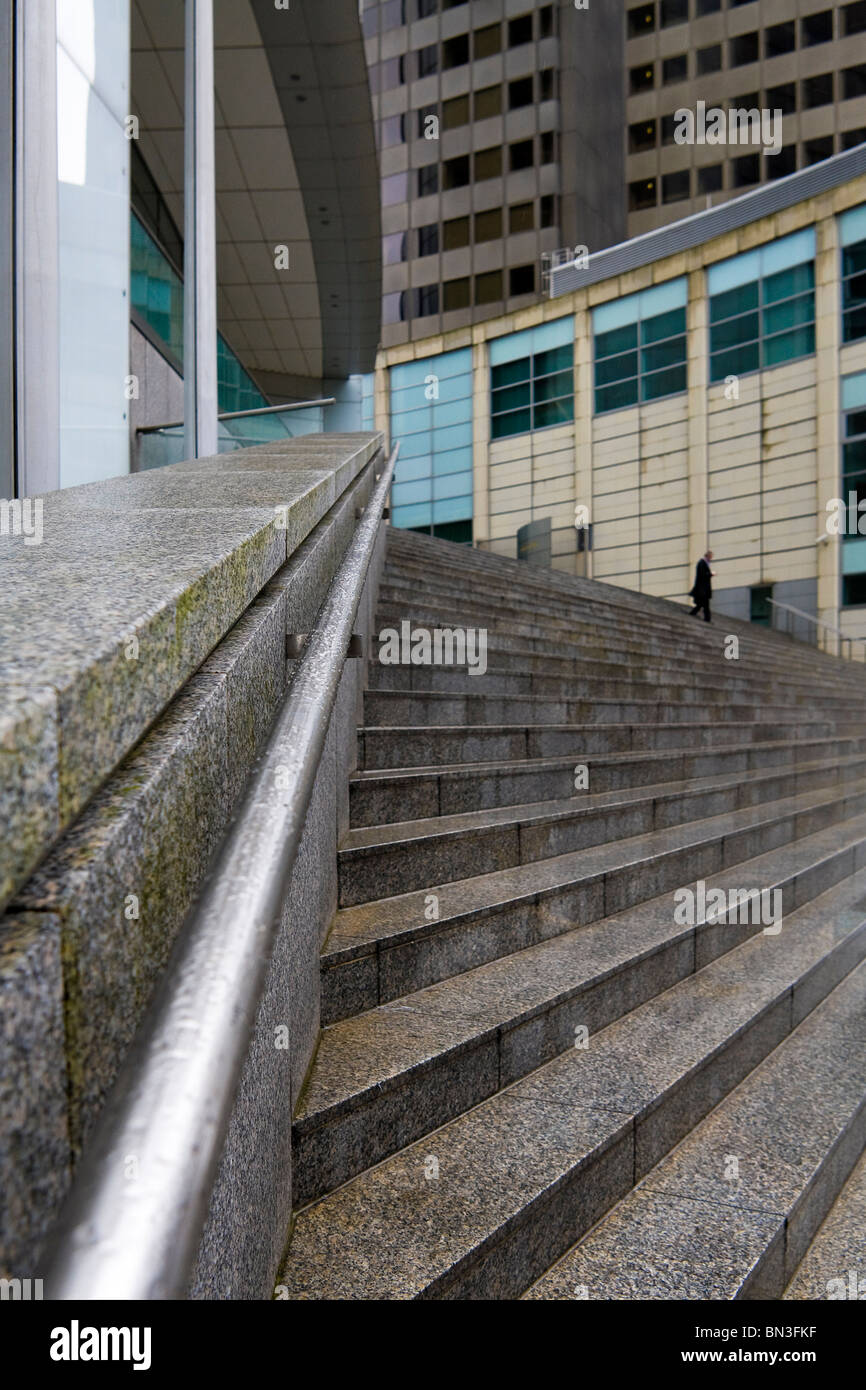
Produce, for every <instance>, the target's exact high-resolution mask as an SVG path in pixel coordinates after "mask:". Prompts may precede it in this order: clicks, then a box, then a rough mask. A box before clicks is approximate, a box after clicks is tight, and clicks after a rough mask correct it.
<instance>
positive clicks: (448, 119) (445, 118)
mask: <svg viewBox="0 0 866 1390" xmlns="http://www.w3.org/2000/svg"><path fill="white" fill-rule="evenodd" d="M468 124H469V98H468V97H452V98H451V100H450V101H443V103H442V128H443V130H456V129H457V127H458V126H461V125H468Z"/></svg>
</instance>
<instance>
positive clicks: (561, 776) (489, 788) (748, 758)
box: [349, 731, 866, 828]
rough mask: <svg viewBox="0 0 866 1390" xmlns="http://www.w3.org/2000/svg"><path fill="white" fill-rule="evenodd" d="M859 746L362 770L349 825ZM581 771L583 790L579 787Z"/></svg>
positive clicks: (811, 757) (860, 748)
mask: <svg viewBox="0 0 866 1390" xmlns="http://www.w3.org/2000/svg"><path fill="white" fill-rule="evenodd" d="M852 745H857V746H856V747H854V746H852ZM857 753H860V754H864V753H866V731H864V734H863V735H862V736H861V737H860V738H859V739H857V740H845V739H837V738H829V737H828V738H819V739H801V740H796V741H790V742H783V741H780V740H776V741H769V740H768V741H766V742H763V743H759V742H751V741H745V742H743V743H738V742H734V741H732V742H731V743H730V744H728V745H727V746H725V747H716V748H713V749H683V750H680V751H677V752H675V751H673V750H671V749H663V750H644V751H637V752H636V751H631V750H630V751H628V752H625V753H603V754H600V755H598V756H597V757H593V758H591V759H590V760H588V761H586V762H582V763H581V762H577V761H576V760H575V759H574V757H567V756H566V757H559V758H527V759H525V760H517V759H503V760H500V761H499V762H496V763H494V764H490V763H481V764H474V765H473V764H469V765H467V764H452V765H451V766H448V765H446V766H444V767H437V766H436V765H435V764H433V765H431V766H430V767H428V768H425V769H424V770H420V769H416V770H413V771H407V770H404V769H388V770H385V771H375V772H358V773H356V774H354V776H353V777H352V778H351V779H350V783H349V817H350V825H351V826H352V828H360V827H367V826H375V825H389V824H394V823H398V822H402V821H409V820H413V821H414V820H420V819H424V818H429V817H432V816H450V815H458V814H461V813H462V812H464V811H476V810H484V809H488V808H492V807H498V806H511V805H520V804H525V803H529V802H532V801H550V800H559V799H565V798H572V799H573V798H574V797H575V796H583V795H585V793H586V792H587V791H589V790H591V791H593V792H607V791H618V790H622V789H624V788H626V787H638V786H647V785H650V784H652V783H658V782H661V781H667V780H670V781H676V782H682V781H688V780H690V779H692V778H694V777H705V776H714V775H716V774H720V775H724V774H727V773H729V772H749V771H756V770H757V769H759V768H762V767H764V768H766V767H774V768H776V769H778V770H781V769H782V768H783V767H789V768H790V767H793V766H795V765H796V766H799V765H801V764H815V763H818V765H819V766H820V765H821V764H824V765H835V764H837V763H839V762H841V761H843V760H845V759H846V758H851V757H856V754H857ZM578 769H582V770H583V771H580V772H578ZM576 778H579V780H580V784H581V786H582V788H583V790H581V791H576V789H575V781H576Z"/></svg>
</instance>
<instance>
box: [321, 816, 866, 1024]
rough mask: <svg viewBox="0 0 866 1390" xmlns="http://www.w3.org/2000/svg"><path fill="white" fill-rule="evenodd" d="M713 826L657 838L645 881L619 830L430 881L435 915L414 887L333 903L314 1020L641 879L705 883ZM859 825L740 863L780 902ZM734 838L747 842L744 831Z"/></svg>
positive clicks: (854, 843) (531, 938) (545, 933)
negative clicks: (605, 846)
mask: <svg viewBox="0 0 866 1390" xmlns="http://www.w3.org/2000/svg"><path fill="white" fill-rule="evenodd" d="M718 832H719V827H718V826H716V827H715V828H714V832H713V833H711V835H710V836H709V837H708V838H704V839H700V840H696V839H695V837H694V835H693V834H692V835H687V836H683V835H682V834H680V836H679V838H678V839H677V840H676V841H674V842H671V841H670V839H669V840H668V843H667V846H666V850H667V854H666V856H665V859H664V860H663V862H662V863H661V864H660V865H659V870H660V873H656V872H653V873H651V874H650V876H649V880H648V885H647V879H646V877H645V875H646V873H647V864H648V863H650V862H652V861H651V860H650V859H649V857H648V856H647V857H645V858H641V857H640V856H641V855H645V856H646V855H647V847H648V837H640V839H639V842H637V843H636V845H631V844H629V843H628V842H625V843H624V844H623V847H622V851H621V853H620V854H619V855H617V854H616V853H615V852H614V850H613V848H612V847H611V852H610V853H609V854H605V855H604V856H603V858H602V859H600V858H599V854H598V851H595V850H589V851H582V852H579V853H578V854H576V855H564V856H563V857H562V858H561V859H559V860H550V861H543V862H542V863H541V864H539V865H533V866H530V867H529V868H519V869H505V870H503V871H502V872H501V873H499V874H485V875H481V876H480V877H478V878H472V879H466V880H463V881H462V882H460V883H454V884H445V885H441V886H440V887H437V888H436V889H435V890H433V891H434V892H435V901H436V913H438V916H436V915H433V912H432V910H431V908H430V902H429V895H428V894H426V893H408V894H406V895H404V896H402V897H397V898H388V899H385V900H380V901H377V902H372V903H364V904H361V905H360V906H358V907H350V908H343V909H342V910H340V911H338V912H337V914H336V916H335V918H334V922H333V924H332V927H331V931H330V934H329V936H328V938H327V941H326V943H325V946H324V947H323V951H322V981H321V1018H322V1025H323V1026H324V1025H326V1024H328V1023H335V1022H338V1021H339V1020H341V1019H344V1018H349V1017H350V1016H351V1015H352V1014H357V1013H361V1012H363V1011H364V1010H367V1009H373V1008H376V1006H377V1005H379V1004H385V1003H388V1002H390V1001H392V1000H394V999H399V998H400V997H401V996H403V995H407V994H411V993H412V991H413V990H417V989H423V988H425V987H426V986H427V985H431V984H436V983H438V982H439V981H440V980H445V979H448V978H450V977H451V976H454V975H457V974H460V973H461V972H463V971H466V970H472V969H474V968H475V967H476V966H478V965H482V964H484V963H486V962H487V961H491V960H498V959H500V958H501V957H502V956H507V955H509V954H510V953H511V952H514V951H521V950H524V949H525V948H526V947H528V946H534V945H537V944H538V943H539V942H540V941H545V940H549V939H551V938H553V937H555V936H561V935H563V934H564V933H566V932H570V931H572V930H574V929H575V928H576V927H578V926H586V925H587V924H588V923H590V922H594V921H598V920H599V919H600V918H602V917H604V916H605V914H606V913H607V912H610V911H613V910H614V906H613V905H614V903H616V908H617V910H625V909H628V910H629V911H631V912H632V913H635V912H639V911H640V910H641V907H640V904H641V893H642V891H643V892H646V891H648V892H649V893H651V894H658V893H661V892H663V891H665V892H668V893H670V892H672V891H674V889H675V888H677V887H679V886H681V885H683V884H689V883H692V882H694V881H696V880H697V879H698V878H700V877H703V878H704V879H705V881H706V882H708V883H709V884H710V885H711V886H712V885H713V884H714V882H715V880H714V878H713V877H712V875H713V874H714V873H716V872H717V871H719V870H720V869H721V866H722V864H724V867H725V869H726V870H728V871H730V870H732V869H733V867H734V865H735V864H736V863H737V862H738V860H737V858H736V851H737V844H738V842H737V841H732V840H730V839H728V841H724V840H723V841H722V842H721V845H720V843H719V839H718ZM714 836H715V838H714ZM864 836H866V815H861V816H859V817H855V818H854V819H853V820H850V821H848V822H845V823H842V824H840V823H838V822H834V823H832V824H830V825H829V826H827V828H826V829H824V830H818V831H816V832H814V833H813V834H811V835H806V836H803V837H801V838H798V839H797V840H796V841H792V840H790V839H789V840H787V841H784V842H783V843H781V845H780V847H779V848H777V849H770V850H767V851H766V853H764V854H759V855H757V856H756V857H753V858H751V860H750V864H749V870H750V872H753V873H754V874H755V876H756V881H759V882H761V883H764V884H765V885H766V886H767V887H772V888H773V889H775V888H779V889H780V890H781V891H782V892H783V899H784V902H785V903H786V904H787V903H788V895H789V893H790V891H791V889H792V886H793V890H794V902H795V905H799V903H800V902H802V901H803V899H804V897H805V896H806V895H808V894H811V893H814V892H818V891H822V890H823V889H824V888H827V887H829V886H831V884H833V883H835V882H837V881H838V880H839V879H841V878H844V877H845V876H846V875H847V874H849V873H853V871H854V868H855V865H856V866H858V867H859V865H860V863H861V862H864V863H866V849H864V844H863V840H864ZM739 847H740V850H741V851H743V852H744V853H746V854H748V852H749V849H750V846H749V845H748V842H745V843H744V842H742V841H740V842H739ZM649 848H650V850H651V845H650V846H649ZM723 853H727V855H728V857H727V858H724V859H723V857H722V856H723ZM742 872H745V871H744V870H743V871H742ZM608 878H609V881H610V889H609V891H608V892H606V891H605V883H606V881H607V880H608ZM816 885H817V886H816ZM615 893H616V894H618V897H616V898H615V897H614V894H615ZM710 939H711V934H709V933H708V934H707V936H706V940H710Z"/></svg>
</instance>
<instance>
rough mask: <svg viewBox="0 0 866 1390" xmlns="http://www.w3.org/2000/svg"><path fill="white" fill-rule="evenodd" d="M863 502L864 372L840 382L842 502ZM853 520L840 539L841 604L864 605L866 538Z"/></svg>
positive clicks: (865, 467) (865, 470)
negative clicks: (850, 499)
mask: <svg viewBox="0 0 866 1390" xmlns="http://www.w3.org/2000/svg"><path fill="white" fill-rule="evenodd" d="M850 493H855V494H856V497H857V501H858V502H860V501H862V500H863V499H864V498H866V372H858V373H857V374H856V375H855V376H846V377H843V378H842V500H843V502H844V503H845V504H846V505H847V503H848V499H849V494H850ZM856 526H857V518H856V517H852V516H851V514H850V513H849V514H848V530H849V531H851V532H852V534H850V535H844V536H843V537H842V604H843V606H845V607H850V606H851V605H852V604H866V536H860V535H859V534H857V532H856Z"/></svg>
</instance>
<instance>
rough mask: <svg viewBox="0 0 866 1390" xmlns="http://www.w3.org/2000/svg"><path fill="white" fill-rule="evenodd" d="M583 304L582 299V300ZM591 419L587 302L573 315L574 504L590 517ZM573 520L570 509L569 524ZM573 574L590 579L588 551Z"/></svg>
mask: <svg viewBox="0 0 866 1390" xmlns="http://www.w3.org/2000/svg"><path fill="white" fill-rule="evenodd" d="M583 298H584V300H585V301H586V296H583ZM594 415H595V398H594V393H593V361H592V310H591V309H590V308H589V304H588V302H584V307H583V308H581V309H579V308H577V307H575V311H574V503H575V506H578V505H580V506H583V507H588V508H589V521H590V525H592V522H593V521H594V519H595V518H594V516H593V466H592V464H593V459H592V422H593V418H594ZM575 518H576V514H575V511H574V508H572V521H574V520H575ZM574 565H575V574H579V575H582V576H584V577H585V578H587V579H591V578H592V551H591V550H588V551H584V552H583V553H582V554H580V555H575V557H574Z"/></svg>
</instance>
